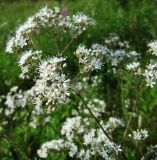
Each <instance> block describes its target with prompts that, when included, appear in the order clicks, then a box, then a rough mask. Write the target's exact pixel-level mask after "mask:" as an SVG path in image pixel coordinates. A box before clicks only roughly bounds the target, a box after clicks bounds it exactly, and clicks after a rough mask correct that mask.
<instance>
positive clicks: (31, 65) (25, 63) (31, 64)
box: [18, 50, 42, 78]
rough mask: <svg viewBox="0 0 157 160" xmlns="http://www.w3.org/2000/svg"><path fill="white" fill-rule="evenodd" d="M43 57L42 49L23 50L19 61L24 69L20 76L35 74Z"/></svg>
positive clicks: (27, 76)
mask: <svg viewBox="0 0 157 160" xmlns="http://www.w3.org/2000/svg"><path fill="white" fill-rule="evenodd" d="M41 57H42V51H37V50H36V51H33V50H28V51H25V52H23V53H22V55H21V57H20V59H19V62H18V63H19V66H20V68H21V71H22V73H21V74H20V77H21V78H30V76H34V75H35V72H36V71H37V67H38V65H39V63H40V62H41Z"/></svg>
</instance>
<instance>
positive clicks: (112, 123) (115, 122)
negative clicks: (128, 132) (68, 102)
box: [105, 117, 125, 132]
mask: <svg viewBox="0 0 157 160" xmlns="http://www.w3.org/2000/svg"><path fill="white" fill-rule="evenodd" d="M119 126H121V127H124V126H125V124H124V122H123V121H122V120H121V119H118V118H115V117H110V118H109V120H108V122H107V124H106V125H105V129H106V130H107V131H108V132H113V131H114V130H115V129H116V128H117V127H119Z"/></svg>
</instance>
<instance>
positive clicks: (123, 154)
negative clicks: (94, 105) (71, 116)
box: [72, 89, 127, 160]
mask: <svg viewBox="0 0 157 160" xmlns="http://www.w3.org/2000/svg"><path fill="white" fill-rule="evenodd" d="M72 91H74V92H75V93H76V95H77V96H78V97H79V98H80V99H81V100H82V102H83V104H84V106H85V107H86V108H87V109H88V111H89V113H90V114H91V116H92V117H93V118H94V119H95V121H96V123H97V124H98V126H99V127H100V128H101V129H102V131H103V133H104V134H105V135H106V137H107V138H108V139H109V140H110V141H112V139H111V137H110V136H109V135H108V133H107V132H106V131H105V129H104V128H103V126H102V125H101V124H100V122H99V120H98V119H97V118H96V117H95V115H94V114H93V112H92V111H91V109H90V108H89V107H88V105H87V103H86V101H85V100H84V98H83V97H82V95H81V94H80V93H78V92H77V91H75V90H73V89H72ZM121 156H122V157H123V159H124V160H127V157H126V155H125V153H124V152H123V151H122V152H121Z"/></svg>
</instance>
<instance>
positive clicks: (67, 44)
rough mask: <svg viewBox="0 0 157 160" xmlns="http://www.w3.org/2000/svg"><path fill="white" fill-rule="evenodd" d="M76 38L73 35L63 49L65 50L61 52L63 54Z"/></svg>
mask: <svg viewBox="0 0 157 160" xmlns="http://www.w3.org/2000/svg"><path fill="white" fill-rule="evenodd" d="M73 40H74V38H73V37H72V38H71V40H70V41H69V42H68V44H67V45H66V46H65V48H64V49H63V51H62V52H61V55H62V54H63V53H64V52H65V51H66V50H67V49H68V47H69V46H70V44H71V43H72V42H73Z"/></svg>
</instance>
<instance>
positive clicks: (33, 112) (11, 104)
mask: <svg viewBox="0 0 157 160" xmlns="http://www.w3.org/2000/svg"><path fill="white" fill-rule="evenodd" d="M0 98H1V99H2V100H4V105H5V106H6V107H5V108H4V109H3V110H4V114H5V115H6V117H9V116H12V115H13V114H14V113H16V111H17V110H18V113H19V114H18V115H17V116H21V114H20V113H23V114H22V115H24V113H26V114H25V116H26V117H27V116H28V115H29V119H28V126H31V127H33V128H36V127H37V126H38V125H40V124H46V123H48V122H49V121H50V117H49V115H45V114H44V110H43V108H35V109H33V108H32V106H34V99H33V97H32V91H31V90H27V91H22V90H19V89H18V87H17V86H14V87H13V88H11V89H10V91H9V92H8V94H7V95H6V96H1V97H0ZM24 110H27V112H24ZM20 111H21V112H20ZM18 118H19V117H18ZM15 119H16V116H14V118H13V120H15ZM6 122H7V123H8V120H6Z"/></svg>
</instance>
